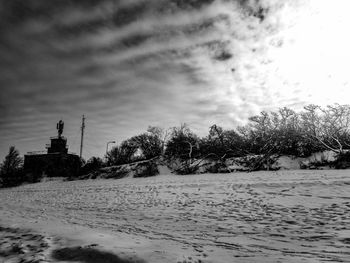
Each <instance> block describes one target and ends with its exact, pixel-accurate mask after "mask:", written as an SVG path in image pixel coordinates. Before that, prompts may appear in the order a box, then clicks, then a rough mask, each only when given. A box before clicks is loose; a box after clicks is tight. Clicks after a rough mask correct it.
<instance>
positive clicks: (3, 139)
mask: <svg viewBox="0 0 350 263" xmlns="http://www.w3.org/2000/svg"><path fill="white" fill-rule="evenodd" d="M349 8H350V1H348V0H337V1H331V0H201V1H200V0H79V1H78V0H50V1H47V0H26V1H23V0H0V91H1V92H0V159H1V160H2V159H3V158H4V156H5V155H6V153H7V151H8V148H9V146H11V145H15V146H16V148H17V149H19V151H20V153H21V154H22V155H23V154H25V153H26V152H29V151H41V150H45V144H46V143H49V137H50V136H55V135H57V131H56V123H57V122H58V121H59V120H60V119H62V120H63V121H64V122H65V129H64V132H63V135H64V136H65V137H67V138H68V144H69V151H70V152H75V153H79V145H80V125H81V117H82V115H83V114H84V115H85V116H86V129H85V137H84V148H83V157H84V158H86V159H87V158H89V157H91V156H100V157H102V156H103V155H104V153H105V151H106V143H107V142H108V141H113V140H115V141H116V142H117V143H120V142H121V141H122V140H125V139H127V138H129V137H131V136H134V135H137V134H140V133H143V132H145V131H146V129H147V127H148V126H149V125H151V126H159V127H163V128H168V127H174V126H179V125H180V124H181V123H187V124H188V125H189V127H190V128H191V129H192V130H193V131H194V132H195V133H197V134H198V135H200V136H204V135H206V134H207V132H208V128H209V126H211V125H212V124H217V125H219V126H222V127H224V128H227V129H232V128H235V127H237V126H239V125H244V124H245V123H246V122H247V119H248V117H250V116H253V115H256V114H259V112H260V111H262V110H266V111H272V110H275V109H277V108H280V107H285V106H286V107H290V108H292V109H295V110H300V109H302V107H303V106H305V105H307V104H310V103H314V104H317V105H321V106H323V105H327V104H334V103H340V104H347V103H348V98H349V95H350V91H349V74H348V72H347V70H348V69H349V68H350V67H349V63H350V52H349V46H350V37H349V34H348V28H349V25H350V16H349V15H348V10H349Z"/></svg>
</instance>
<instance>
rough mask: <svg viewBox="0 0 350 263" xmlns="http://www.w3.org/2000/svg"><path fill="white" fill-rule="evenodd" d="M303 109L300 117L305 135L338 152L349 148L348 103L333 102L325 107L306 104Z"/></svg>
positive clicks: (349, 122) (349, 108)
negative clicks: (333, 103)
mask: <svg viewBox="0 0 350 263" xmlns="http://www.w3.org/2000/svg"><path fill="white" fill-rule="evenodd" d="M304 109H305V111H304V112H302V113H301V119H302V126H303V127H302V128H303V131H304V132H305V133H306V135H307V136H310V137H312V138H313V139H315V140H316V141H317V142H318V143H320V144H321V145H322V146H323V147H324V148H326V149H328V150H331V151H333V152H335V153H338V154H342V153H343V152H344V149H349V148H350V136H349V134H350V133H349V132H350V131H349V124H350V106H349V105H339V104H335V105H328V106H327V107H326V108H321V107H320V106H317V105H308V106H306V107H304Z"/></svg>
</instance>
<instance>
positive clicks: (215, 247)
mask: <svg viewBox="0 0 350 263" xmlns="http://www.w3.org/2000/svg"><path fill="white" fill-rule="evenodd" d="M0 200H1V203H0V224H7V225H8V224H12V225H15V226H16V227H20V226H22V225H23V226H25V227H29V228H34V229H37V230H40V228H42V229H44V227H43V225H45V226H46V227H45V231H48V232H50V229H51V232H52V233H55V234H56V235H57V234H58V235H59V234H60V233H59V230H57V229H59V227H58V225H62V229H63V228H65V229H66V231H65V234H64V235H65V237H68V238H69V237H70V238H73V237H72V236H69V234H70V233H75V232H77V229H79V231H80V233H81V232H82V231H83V230H82V229H85V230H86V231H89V230H91V231H95V232H96V233H102V234H101V235H100V238H99V241H100V245H101V247H102V248H105V249H108V250H113V252H115V253H116V254H118V253H122V252H125V253H133V254H136V255H137V256H139V257H140V258H143V259H145V260H146V261H147V262H152V263H154V262H350V171H349V170H342V171H339V170H338V171H333V170H322V171H321V170H318V171H306V170H305V171H300V170H299V171H277V172H254V173H234V174H203V175H190V176H175V175H161V176H157V177H150V178H139V179H132V178H125V179H120V180H87V181H73V182H60V181H53V182H45V183H38V184H32V185H26V186H22V187H18V188H13V189H3V190H0ZM55 228H56V230H55ZM67 229H68V230H67ZM70 231H71V232H70ZM74 231H75V232H74ZM107 234H108V238H107ZM62 235H63V231H62ZM104 235H105V240H107V239H108V242H105V244H102V243H103V237H104ZM81 236H82V235H81ZM74 238H76V239H78V235H77V236H76V237H74ZM81 239H82V241H84V242H85V243H86V244H88V242H89V241H90V240H86V239H88V238H87V237H86V235H85V237H84V238H81ZM112 240H113V241H112ZM91 242H92V241H91Z"/></svg>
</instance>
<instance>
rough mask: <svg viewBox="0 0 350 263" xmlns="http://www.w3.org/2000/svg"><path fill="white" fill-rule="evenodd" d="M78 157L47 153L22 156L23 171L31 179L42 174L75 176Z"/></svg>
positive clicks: (37, 177) (78, 161)
mask: <svg viewBox="0 0 350 263" xmlns="http://www.w3.org/2000/svg"><path fill="white" fill-rule="evenodd" d="M79 168H80V158H79V156H77V155H74V154H66V153H49V154H38V155H25V156H24V171H25V173H26V174H27V176H29V177H32V179H33V181H36V180H38V179H40V178H41V177H43V176H47V177H56V176H60V177H75V176H77V175H78V174H79Z"/></svg>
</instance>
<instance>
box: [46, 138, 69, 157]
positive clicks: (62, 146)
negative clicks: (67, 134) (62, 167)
mask: <svg viewBox="0 0 350 263" xmlns="http://www.w3.org/2000/svg"><path fill="white" fill-rule="evenodd" d="M50 140H51V144H50V147H48V148H47V153H68V148H67V139H66V138H64V137H52V138H51V139H50Z"/></svg>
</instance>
